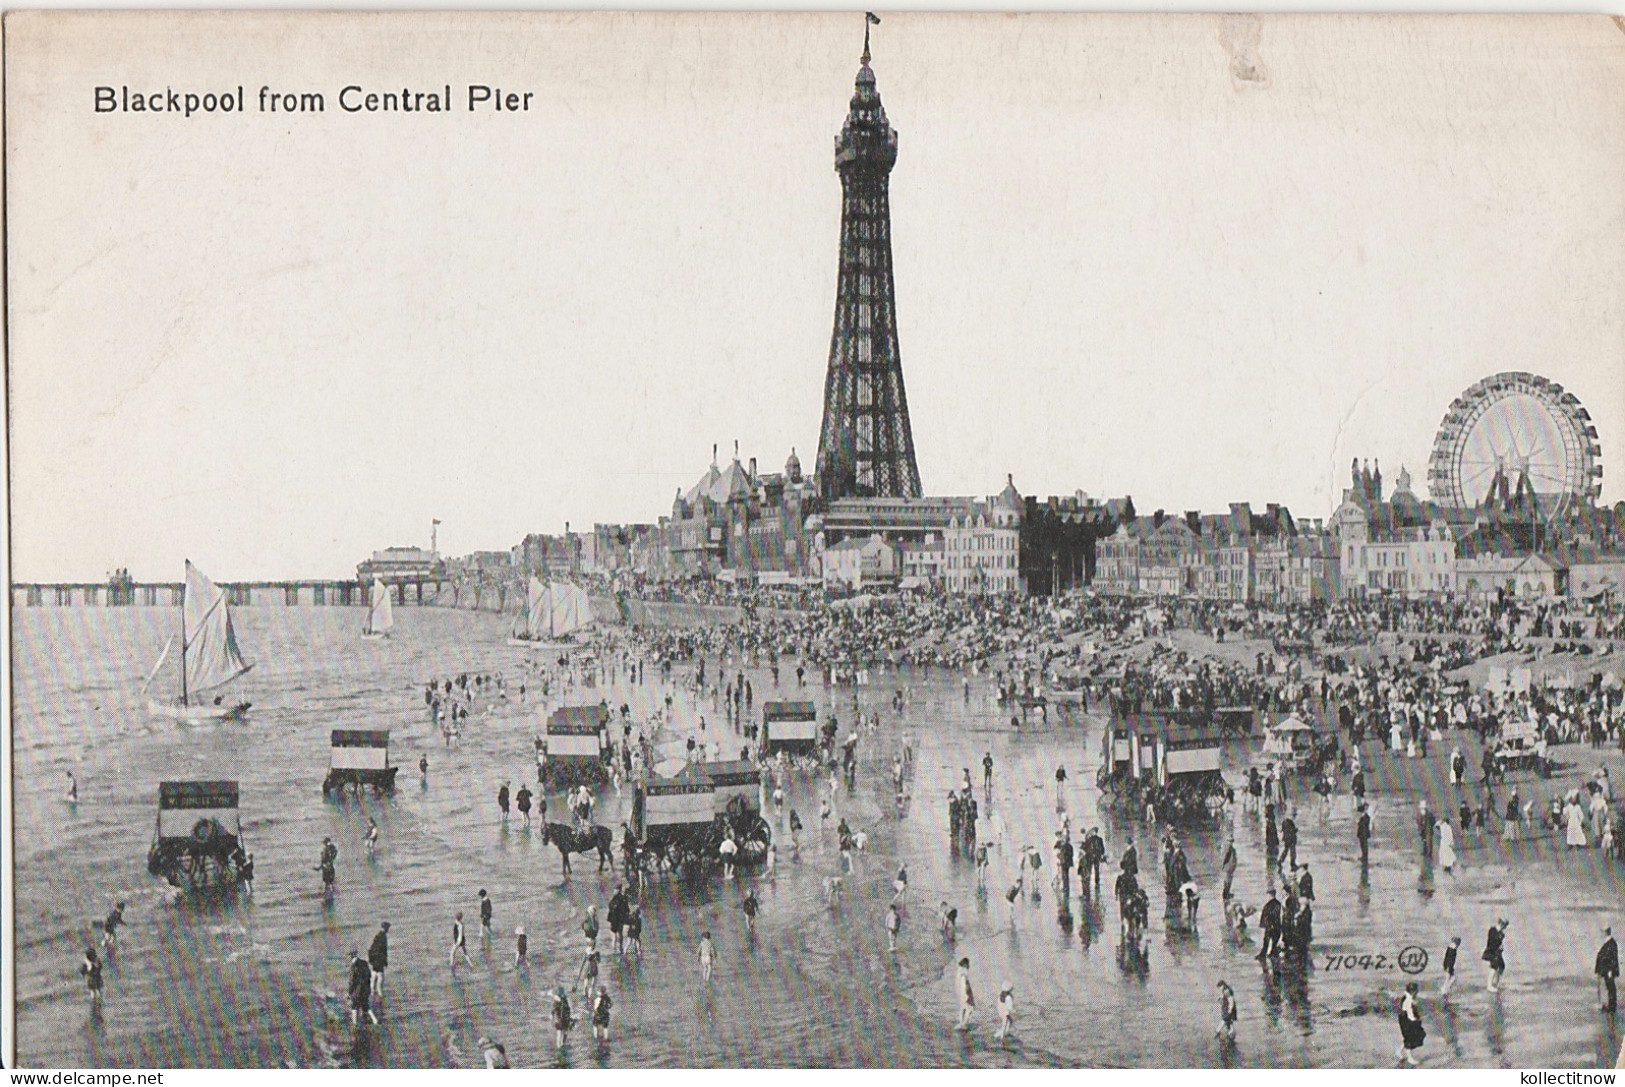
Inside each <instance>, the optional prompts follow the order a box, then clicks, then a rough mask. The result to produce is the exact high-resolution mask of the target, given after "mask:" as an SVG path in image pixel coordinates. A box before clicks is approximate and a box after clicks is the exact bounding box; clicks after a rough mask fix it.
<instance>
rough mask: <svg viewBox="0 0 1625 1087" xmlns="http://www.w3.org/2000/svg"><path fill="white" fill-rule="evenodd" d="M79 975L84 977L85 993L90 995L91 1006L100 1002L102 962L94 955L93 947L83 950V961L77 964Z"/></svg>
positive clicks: (99, 957)
mask: <svg viewBox="0 0 1625 1087" xmlns="http://www.w3.org/2000/svg"><path fill="white" fill-rule="evenodd" d="M79 973H80V974H82V975H84V979H85V991H86V992H88V993H89V994H90V1002H91V1003H92V1004H100V1003H101V1002H102V960H101V956H99V955H97V954H96V949H95V948H94V947H86V948H85V958H84V961H83V962H81V963H80V964H79Z"/></svg>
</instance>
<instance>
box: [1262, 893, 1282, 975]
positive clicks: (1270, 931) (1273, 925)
mask: <svg viewBox="0 0 1625 1087" xmlns="http://www.w3.org/2000/svg"><path fill="white" fill-rule="evenodd" d="M1258 924H1259V927H1261V928H1262V929H1263V930H1264V946H1263V949H1262V950H1260V951H1259V953H1258V961H1259V962H1263V961H1264V960H1265V959H1267V958H1269V957H1270V956H1271V955H1274V954H1277V953H1278V952H1280V950H1281V901H1280V899H1278V898H1276V897H1275V892H1274V891H1271V892H1270V897H1269V901H1267V902H1265V903H1264V908H1263V909H1262V910H1260V911H1259V913H1258Z"/></svg>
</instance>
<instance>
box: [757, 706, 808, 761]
mask: <svg viewBox="0 0 1625 1087" xmlns="http://www.w3.org/2000/svg"><path fill="white" fill-rule="evenodd" d="M780 751H783V752H784V753H785V754H787V755H789V756H791V757H792V758H799V757H803V756H807V755H817V754H818V707H817V706H816V705H815V704H813V703H811V702H769V703H767V704H765V705H764V706H763V707H762V754H763V755H764V756H768V757H771V756H773V755H777V754H778V753H779V752H780Z"/></svg>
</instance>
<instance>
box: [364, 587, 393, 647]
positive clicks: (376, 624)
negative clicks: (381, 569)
mask: <svg viewBox="0 0 1625 1087" xmlns="http://www.w3.org/2000/svg"><path fill="white" fill-rule="evenodd" d="M393 595H394V594H392V593H391V592H390V591H389V586H387V585H385V584H384V582H383V579H382V578H373V579H372V604H371V606H370V607H368V609H367V625H366V627H365V628H364V630H365V632H366V633H367V634H388V633H389V632H390V629H391V628H392V627H394V625H395V610H394V609H395V605H394V602H393V601H392V600H391V597H392V596H393Z"/></svg>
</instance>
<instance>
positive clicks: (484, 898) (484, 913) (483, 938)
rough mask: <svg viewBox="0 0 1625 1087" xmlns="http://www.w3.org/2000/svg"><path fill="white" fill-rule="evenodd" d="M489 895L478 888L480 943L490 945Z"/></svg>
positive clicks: (482, 888)
mask: <svg viewBox="0 0 1625 1087" xmlns="http://www.w3.org/2000/svg"><path fill="white" fill-rule="evenodd" d="M491 912H492V910H491V896H490V895H488V894H486V893H485V888H484V887H481V888H480V943H481V944H483V945H485V946H486V947H490V946H491Z"/></svg>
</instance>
